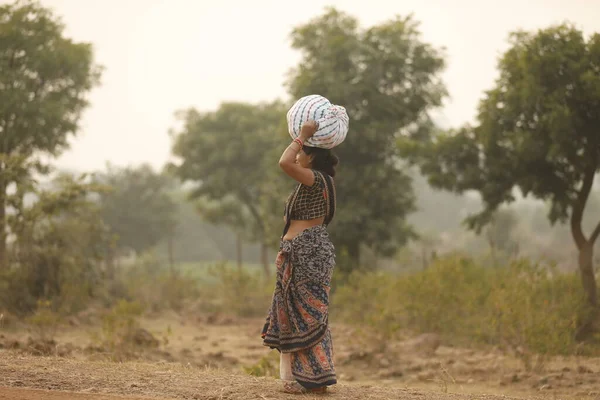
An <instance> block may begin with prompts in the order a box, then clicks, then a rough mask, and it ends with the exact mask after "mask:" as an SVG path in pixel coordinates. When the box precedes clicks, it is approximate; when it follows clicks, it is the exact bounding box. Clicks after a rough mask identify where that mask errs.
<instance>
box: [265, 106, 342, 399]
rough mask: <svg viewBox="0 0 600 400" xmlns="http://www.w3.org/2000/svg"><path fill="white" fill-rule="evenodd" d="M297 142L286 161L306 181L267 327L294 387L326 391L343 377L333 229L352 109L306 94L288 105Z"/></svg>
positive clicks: (293, 202) (289, 221)
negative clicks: (334, 333) (334, 303)
mask: <svg viewBox="0 0 600 400" xmlns="http://www.w3.org/2000/svg"><path fill="white" fill-rule="evenodd" d="M287 121H288V128H289V132H290V136H292V139H293V141H292V143H291V144H290V145H289V146H288V147H287V148H286V149H285V151H284V152H283V154H282V156H281V159H280V160H279V166H280V167H281V168H282V169H283V171H284V172H285V173H286V174H287V175H289V176H290V177H291V178H293V179H295V180H296V181H297V182H298V185H297V186H296V187H295V189H294V190H293V191H292V193H291V194H290V196H289V197H288V199H287V202H286V203H285V216H284V220H285V228H284V230H283V235H282V237H281V242H280V249H279V253H278V254H277V259H276V266H277V281H276V285H275V291H274V293H273V300H272V303H271V308H270V310H269V314H268V317H267V321H266V324H265V326H264V328H263V332H262V338H263V344H264V345H265V346H268V347H270V348H275V349H277V350H278V351H279V352H280V377H281V379H282V380H283V381H284V391H285V392H287V393H324V392H325V391H326V388H327V386H330V385H333V384H335V383H336V382H337V379H336V375H335V370H334V365H333V344H332V340H331V333H330V331H329V321H328V308H329V289H330V285H331V277H332V273H333V269H334V266H335V249H334V246H333V244H332V243H331V241H330V239H329V235H328V233H327V225H328V224H329V223H330V222H331V220H332V219H333V216H334V213H335V207H336V193H335V186H334V181H333V178H334V177H335V167H336V166H337V164H338V158H337V157H336V156H335V155H334V154H333V153H332V151H331V149H332V148H333V147H335V146H337V145H339V144H340V143H342V141H343V140H344V139H345V137H346V134H347V132H348V125H349V120H348V115H347V114H346V110H345V109H344V108H343V107H341V106H336V105H333V104H331V103H330V102H329V101H328V100H327V99H326V98H324V97H322V96H319V95H311V96H306V97H303V98H301V99H300V100H298V101H297V102H296V103H295V104H294V105H293V106H292V108H291V109H290V110H289V111H288V113H287Z"/></svg>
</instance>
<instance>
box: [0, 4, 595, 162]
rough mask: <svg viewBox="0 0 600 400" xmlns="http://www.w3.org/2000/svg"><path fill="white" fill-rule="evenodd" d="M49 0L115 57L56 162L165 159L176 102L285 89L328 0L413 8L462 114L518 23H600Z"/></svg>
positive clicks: (487, 11)
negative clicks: (303, 32)
mask: <svg viewBox="0 0 600 400" xmlns="http://www.w3.org/2000/svg"><path fill="white" fill-rule="evenodd" d="M0 1H2V0H0ZM2 2H6V1H2ZM41 2H42V4H44V5H46V6H49V7H51V8H53V9H54V10H55V11H56V13H57V14H58V15H60V16H61V17H62V18H63V21H64V23H65V24H66V34H67V35H69V36H70V37H72V38H73V39H75V40H77V41H88V42H92V43H93V45H94V48H95V54H96V60H97V62H98V63H99V64H101V65H103V66H104V68H105V71H104V74H103V78H102V84H101V86H100V87H98V88H96V89H95V90H94V91H93V92H92V93H91V94H90V100H91V106H90V107H89V108H88V109H87V110H86V112H85V114H84V116H83V119H82V129H81V131H80V132H79V134H78V136H77V137H76V138H75V139H73V140H72V147H71V149H70V150H69V151H67V152H66V153H64V154H63V155H62V156H61V157H60V159H59V160H58V162H57V164H58V165H59V166H60V167H64V168H69V169H78V170H94V169H101V168H103V167H104V165H105V162H106V161H110V162H111V163H113V164H117V165H128V164H138V163H141V162H149V163H151V164H152V165H154V166H156V167H160V166H162V165H163V164H164V163H165V161H166V160H167V159H168V158H169V153H170V146H171V143H170V138H169V136H168V130H169V128H170V127H172V126H173V125H174V122H175V119H174V117H173V114H174V112H175V111H177V110H179V109H182V108H187V107H190V106H194V107H196V108H198V109H201V110H213V109H215V108H216V107H218V105H219V103H221V102H222V101H249V102H257V101H268V100H273V99H275V98H277V97H285V96H286V91H285V88H284V87H283V82H284V79H285V75H286V73H287V71H288V70H289V69H290V68H291V67H293V66H294V65H295V64H296V63H297V62H298V60H299V55H298V54H296V53H295V52H294V51H292V50H291V48H290V43H289V33H290V31H291V29H292V28H293V27H294V26H296V25H298V24H301V23H304V22H307V21H308V20H310V19H311V18H312V17H315V16H317V15H318V14H320V13H322V12H323V10H324V7H326V6H328V5H333V6H336V7H337V8H339V9H340V10H343V11H346V12H348V13H350V14H352V15H354V16H356V17H357V18H358V19H359V20H360V21H361V24H362V25H363V26H365V27H366V26H370V25H373V24H376V23H379V22H382V21H385V20H386V19H389V18H391V17H393V16H394V15H395V14H400V15H406V14H408V13H414V15H415V18H416V19H417V20H419V21H420V22H421V30H422V33H423V36H424V39H425V40H427V41H429V42H430V43H432V44H433V45H435V46H438V47H442V46H443V47H445V48H446V55H447V61H448V67H447V70H446V72H445V73H444V80H445V83H446V85H447V87H448V90H449V92H450V96H451V99H450V100H449V101H448V102H447V104H446V106H445V107H444V109H443V110H442V112H443V115H444V118H445V120H446V121H447V122H448V123H449V124H450V125H452V126H457V125H460V124H462V123H464V122H467V121H470V120H471V119H472V118H473V115H474V112H475V107H476V104H477V101H478V99H479V98H480V97H481V94H482V91H483V90H485V89H487V88H489V87H490V86H491V85H492V84H493V81H494V79H495V77H496V61H497V57H498V55H499V54H500V53H501V52H502V51H503V50H505V49H506V47H507V45H506V39H507V35H508V33H509V31H511V30H515V29H518V28H524V29H537V28H541V27H545V26H547V25H550V24H553V23H558V22H562V21H565V20H569V21H571V22H574V23H575V24H576V25H577V26H578V27H579V28H581V29H583V30H584V31H585V32H586V33H588V34H589V33H591V32H594V31H600V2H599V1H596V0H533V1H527V2H525V1H523V2H521V1H516V0H503V1H492V0H453V1H450V0H403V1H393V0H369V1H364V0H356V1H354V0H346V1H343V0H339V1H320V0H303V1H282V0H278V1H275V0H247V1H246V0H235V1H233V0H222V1H221V2H217V1H214V0H212V1H207V0H206V1H205V0H42V1H41ZM323 94H324V95H326V93H323ZM350 117H352V116H350ZM351 126H352V125H351ZM349 134H353V133H352V130H350V133H349Z"/></svg>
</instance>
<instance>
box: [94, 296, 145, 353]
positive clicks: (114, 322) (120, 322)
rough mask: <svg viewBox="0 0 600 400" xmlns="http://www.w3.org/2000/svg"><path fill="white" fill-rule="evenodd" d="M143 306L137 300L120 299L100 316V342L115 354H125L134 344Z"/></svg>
mask: <svg viewBox="0 0 600 400" xmlns="http://www.w3.org/2000/svg"><path fill="white" fill-rule="evenodd" d="M142 311H143V307H142V306H141V305H140V303H138V302H129V301H127V300H120V301H119V302H118V303H117V304H116V305H115V306H114V307H113V308H112V309H111V310H110V311H109V312H108V313H107V314H106V315H104V316H103V317H102V337H101V338H100V341H101V344H102V345H103V346H104V347H106V348H107V349H108V350H109V351H111V352H113V353H115V354H127V353H129V352H130V351H131V350H132V349H133V348H134V347H135V346H134V335H135V333H136V331H137V330H138V328H139V327H140V324H139V320H138V318H139V317H140V315H141V314H142Z"/></svg>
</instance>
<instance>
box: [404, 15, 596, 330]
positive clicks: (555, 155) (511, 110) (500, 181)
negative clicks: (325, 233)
mask: <svg viewBox="0 0 600 400" xmlns="http://www.w3.org/2000/svg"><path fill="white" fill-rule="evenodd" d="M510 43H511V48H510V49H509V50H508V51H507V52H506V53H505V54H504V55H503V57H502V58H501V59H500V62H499V70H500V77H499V78H498V79H497V81H496V84H495V87H494V88H493V89H491V90H489V91H488V92H486V94H485V96H484V98H483V99H482V100H481V102H480V105H479V112H478V123H477V124H476V126H474V127H470V126H465V127H463V128H461V129H459V130H457V131H455V132H449V133H446V134H441V135H439V136H437V137H435V138H433V139H432V141H431V142H430V143H427V144H421V145H418V144H417V145H415V144H414V143H413V144H412V145H411V146H408V147H406V146H404V145H402V146H401V147H404V148H405V149H411V150H412V152H409V153H407V155H410V154H412V160H413V162H416V163H418V164H420V165H421V170H422V172H423V173H424V174H426V175H428V177H429V182H430V183H431V184H432V185H433V186H436V187H439V188H444V189H448V190H452V191H455V192H465V191H469V190H475V191H477V192H479V193H480V194H481V197H482V199H483V202H484V209H483V211H481V212H480V213H479V214H476V215H472V216H471V217H469V219H468V220H467V222H468V224H469V226H470V227H471V228H474V229H476V230H478V231H479V230H480V229H481V228H482V227H483V226H484V225H486V224H487V223H488V222H489V221H490V219H491V217H492V216H493V214H494V212H495V210H496V209H498V207H499V206H500V205H501V204H504V203H510V202H513V201H514V200H515V196H516V193H515V190H514V189H515V188H518V189H520V191H521V193H522V194H523V195H524V196H533V197H535V198H538V199H541V200H544V201H548V202H549V203H550V210H549V213H548V219H549V220H550V222H551V223H552V224H554V223H556V222H561V223H562V222H566V221H569V223H570V228H571V234H572V237H573V240H574V242H575V245H576V246H577V249H578V251H579V257H578V261H579V271H580V275H581V279H582V284H583V288H584V290H585V293H586V295H587V299H588V302H589V305H590V306H591V308H592V310H594V312H592V313H591V314H590V315H591V318H587V319H586V320H585V321H584V322H583V323H582V324H581V327H580V330H579V332H578V337H579V338H585V337H587V336H588V335H589V334H590V333H591V332H592V331H593V324H592V321H593V320H594V317H595V316H598V314H599V306H598V295H597V289H596V280H595V276H594V268H593V249H594V243H595V242H596V239H597V238H598V236H599V235H600V223H598V222H595V224H594V225H593V228H592V229H591V231H590V232H589V233H588V234H586V233H584V230H583V228H582V222H584V211H585V207H586V204H587V202H588V200H589V196H590V192H591V191H592V186H593V183H594V177H595V175H596V174H597V173H598V171H599V169H600V133H599V131H598V129H599V128H598V127H599V126H600V113H599V112H598V110H599V109H600V35H598V34H594V35H593V36H592V37H591V38H590V39H589V40H588V41H586V40H585V38H584V36H583V34H582V32H580V31H578V30H577V29H575V28H574V27H572V26H570V25H567V24H563V25H558V26H552V27H549V28H547V29H543V30H540V31H538V32H535V33H527V32H522V31H519V32H515V33H513V34H511V35H510ZM594 226H595V227H594Z"/></svg>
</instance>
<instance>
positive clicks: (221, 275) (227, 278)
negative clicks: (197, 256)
mask: <svg viewBox="0 0 600 400" xmlns="http://www.w3.org/2000/svg"><path fill="white" fill-rule="evenodd" d="M209 274H210V275H211V276H212V277H214V278H215V280H216V283H215V284H214V286H213V287H212V288H206V287H205V288H204V289H207V290H208V291H209V292H213V293H214V295H213V299H214V300H215V301H214V303H213V307H214V309H215V310H216V311H218V312H221V313H224V314H232V315H236V316H239V317H258V316H266V314H267V310H268V308H269V305H270V304H271V298H272V296H273V287H274V282H273V281H271V280H270V281H266V280H265V279H264V277H263V276H262V275H261V274H259V273H258V272H256V271H252V270H248V269H239V268H233V267H228V266H226V265H225V264H220V265H216V266H214V267H211V268H210V270H209Z"/></svg>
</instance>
